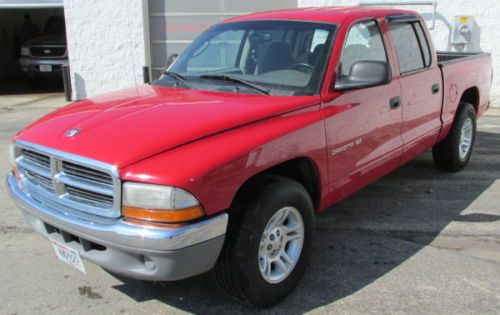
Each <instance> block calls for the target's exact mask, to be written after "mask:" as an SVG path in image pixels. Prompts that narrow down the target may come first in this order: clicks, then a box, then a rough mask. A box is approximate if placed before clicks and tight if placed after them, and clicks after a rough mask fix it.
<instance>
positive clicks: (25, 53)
mask: <svg viewBox="0 0 500 315" xmlns="http://www.w3.org/2000/svg"><path fill="white" fill-rule="evenodd" d="M29 55H30V50H29V48H28V47H22V48H21V56H25V57H28V56H29Z"/></svg>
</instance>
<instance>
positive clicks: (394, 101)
mask: <svg viewBox="0 0 500 315" xmlns="http://www.w3.org/2000/svg"><path fill="white" fill-rule="evenodd" d="M399 106H401V97H399V96H395V97H393V98H391V100H390V101H389V107H390V108H391V109H396V108H398V107H399Z"/></svg>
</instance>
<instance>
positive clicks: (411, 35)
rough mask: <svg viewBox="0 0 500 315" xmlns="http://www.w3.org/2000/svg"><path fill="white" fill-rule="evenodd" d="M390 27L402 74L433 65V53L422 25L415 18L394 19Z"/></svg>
mask: <svg viewBox="0 0 500 315" xmlns="http://www.w3.org/2000/svg"><path fill="white" fill-rule="evenodd" d="M389 29H390V34H391V36H392V39H393V41H394V46H395V48H396V54H397V57H398V63H399V72H400V74H407V73H411V72H414V71H418V70H421V69H424V68H427V67H429V66H430V65H431V54H430V48H429V44H428V42H427V38H426V36H425V33H424V31H423V29H422V25H421V24H420V22H419V20H418V19H417V18H416V17H415V19H414V20H409V21H404V20H394V21H390V22H389Z"/></svg>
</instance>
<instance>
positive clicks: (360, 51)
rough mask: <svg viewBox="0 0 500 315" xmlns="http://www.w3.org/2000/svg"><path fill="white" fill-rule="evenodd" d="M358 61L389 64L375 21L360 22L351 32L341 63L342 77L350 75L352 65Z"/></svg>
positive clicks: (348, 35)
mask: <svg viewBox="0 0 500 315" xmlns="http://www.w3.org/2000/svg"><path fill="white" fill-rule="evenodd" d="M358 61H385V62H387V55H386V54H385V48H384V42H383V40H382V36H381V35H380V30H379V28H378V25H377V22H375V21H373V20H370V21H364V22H360V23H358V24H356V25H354V26H353V27H351V29H350V30H349V33H348V34H347V39H346V42H345V46H344V50H343V51H342V59H341V61H340V62H341V63H340V67H341V71H340V73H341V75H342V76H347V75H349V72H350V71H351V67H352V65H353V64H354V63H356V62H358Z"/></svg>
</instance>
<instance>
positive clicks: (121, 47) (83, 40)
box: [64, 0, 146, 99]
mask: <svg viewBox="0 0 500 315" xmlns="http://www.w3.org/2000/svg"><path fill="white" fill-rule="evenodd" d="M142 6H143V2H142V1H140V0H106V1H102V0H64V12H65V16H66V35H67V38H68V54H69V64H70V70H71V81H72V86H73V98H74V99H82V98H87V97H92V96H95V95H98V94H102V93H104V92H109V91H113V90H116V89H120V88H125V87H130V86H133V85H134V84H135V85H140V84H142V83H143V74H142V67H143V66H144V65H145V64H146V49H145V41H144V18H143V7H142Z"/></svg>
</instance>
